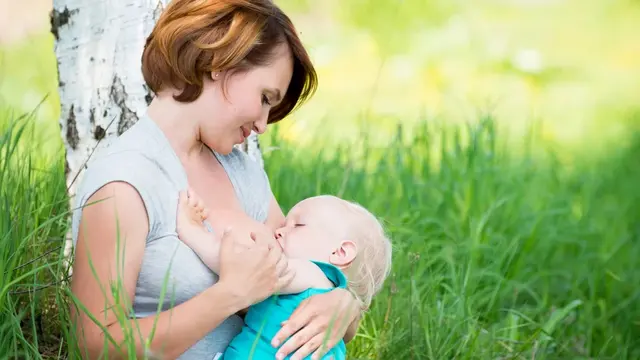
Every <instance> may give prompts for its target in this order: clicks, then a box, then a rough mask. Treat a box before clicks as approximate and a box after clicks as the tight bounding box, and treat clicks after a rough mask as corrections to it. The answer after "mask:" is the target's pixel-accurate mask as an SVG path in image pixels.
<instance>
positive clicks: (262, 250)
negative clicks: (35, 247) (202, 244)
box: [71, 182, 290, 359]
mask: <svg viewBox="0 0 640 360" xmlns="http://www.w3.org/2000/svg"><path fill="white" fill-rule="evenodd" d="M103 199H105V200H104V201H100V202H98V203H95V204H91V203H92V202H94V201H98V200H103ZM88 203H89V205H87V206H86V207H85V209H84V210H83V215H82V220H81V223H80V228H79V233H78V241H77V247H76V251H75V261H74V268H73V279H72V283H71V290H72V292H73V294H74V295H75V297H76V298H77V301H78V302H80V303H81V304H82V306H84V307H85V309H86V310H82V311H76V310H77V307H76V306H73V305H72V309H71V313H72V319H73V322H74V323H75V324H76V329H77V339H78V341H79V342H80V343H79V346H80V349H81V352H82V353H85V352H86V355H88V357H89V358H97V357H102V356H103V352H104V346H105V341H107V343H108V347H109V356H108V357H109V358H117V357H115V356H114V355H116V354H117V355H119V356H121V357H122V358H128V357H129V356H130V355H133V354H135V357H144V354H145V352H146V351H145V343H146V342H147V341H149V338H150V336H151V334H153V341H151V342H150V343H149V351H150V352H151V353H154V354H157V355H160V356H161V357H162V358H167V359H173V358H176V357H178V356H179V355H180V354H182V353H183V352H184V351H185V350H187V349H188V348H189V347H191V346H192V345H193V344H195V343H196V342H197V341H198V340H200V339H201V338H203V337H204V336H205V335H206V334H207V333H209V332H210V331H212V330H213V329H214V328H216V327H217V326H218V325H219V324H220V323H221V322H222V321H224V319H226V318H227V317H228V316H230V315H231V314H233V313H235V312H237V311H238V310H240V309H242V308H244V307H247V306H248V305H250V303H251V301H257V300H259V299H261V298H266V297H267V296H269V295H270V292H272V290H273V288H274V284H276V286H275V288H279V287H281V286H282V285H283V284H282V283H281V282H282V281H285V282H286V281H290V279H284V280H283V279H282V278H281V279H280V282H278V281H279V280H278V275H279V273H278V271H277V269H276V263H277V261H278V259H279V254H278V253H277V251H273V250H269V249H267V248H266V247H264V246H256V247H254V248H250V249H235V248H233V249H230V247H232V246H233V245H232V243H231V240H230V239H227V238H226V237H225V238H224V239H223V247H225V249H226V250H225V249H222V250H221V263H222V264H221V268H222V269H221V274H220V280H219V282H218V283H216V285H214V286H212V287H211V288H209V289H207V290H205V291H203V292H202V293H200V294H199V295H197V296H195V297H193V298H192V299H190V300H188V301H186V302H184V303H182V304H180V305H178V306H176V307H174V308H172V309H171V310H167V311H164V312H161V313H160V314H159V315H157V316H151V317H148V318H143V319H135V320H130V319H129V318H128V316H127V315H128V313H127V312H126V311H127V309H126V308H124V306H123V305H122V304H132V303H133V295H134V293H135V284H136V279H137V277H138V273H139V271H140V266H141V261H142V255H143V252H144V248H145V242H146V241H145V240H146V237H147V234H148V231H149V230H148V218H147V215H146V211H145V208H144V205H143V203H142V200H141V198H140V196H139V194H138V193H137V191H136V190H135V189H134V188H133V187H131V186H130V185H128V184H126V183H122V182H114V183H110V184H108V185H106V186H104V187H103V188H102V189H101V190H99V191H97V192H96V193H95V194H94V195H93V196H92V197H91V198H90V199H89V201H88ZM117 239H119V241H118V240H117ZM116 248H118V249H119V251H118V253H116ZM229 251H232V252H236V251H240V256H237V257H236V256H226V257H225V252H229ZM228 258H230V259H228ZM234 258H235V259H234ZM238 258H241V259H242V260H241V261H240V259H238ZM116 281H117V283H120V284H121V285H122V286H121V290H120V291H112V290H111V289H112V285H113V284H114V283H116ZM227 284H234V285H233V286H230V285H227ZM238 284H242V285H240V286H239V285H238ZM114 293H115V294H114ZM212 304H214V305H215V306H212ZM105 309H109V310H105ZM86 312H89V313H90V314H91V315H92V316H93V317H94V318H95V320H96V322H99V325H97V324H96V323H95V322H94V321H93V320H91V318H90V316H88V315H87V313H86ZM122 322H124V323H122ZM134 322H135V323H134ZM154 328H155V330H154ZM103 329H105V330H106V332H107V333H108V335H106V336H107V337H108V338H107V339H105V334H104V332H103ZM125 339H126V340H127V343H130V342H131V341H132V340H133V341H134V346H130V345H131V344H126V343H125ZM109 340H111V341H109Z"/></svg>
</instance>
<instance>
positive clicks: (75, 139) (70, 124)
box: [66, 104, 80, 150]
mask: <svg viewBox="0 0 640 360" xmlns="http://www.w3.org/2000/svg"><path fill="white" fill-rule="evenodd" d="M66 138H67V143H68V144H69V146H71V148H72V149H73V150H75V149H77V148H78V143H79V142H80V137H79V136H78V127H77V125H76V114H75V111H74V107H73V104H71V108H70V109H69V116H67V133H66Z"/></svg>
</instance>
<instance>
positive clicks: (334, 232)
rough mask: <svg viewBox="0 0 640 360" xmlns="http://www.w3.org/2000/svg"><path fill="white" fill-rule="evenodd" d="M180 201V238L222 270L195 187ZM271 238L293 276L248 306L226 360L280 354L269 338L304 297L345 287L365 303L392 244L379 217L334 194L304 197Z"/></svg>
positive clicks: (250, 228) (341, 351) (340, 353)
mask: <svg viewBox="0 0 640 360" xmlns="http://www.w3.org/2000/svg"><path fill="white" fill-rule="evenodd" d="M178 206H179V208H178V218H177V228H178V236H179V238H180V239H181V240H182V241H183V242H184V243H185V244H186V245H187V246H189V247H190V248H191V249H193V250H194V251H195V252H196V254H197V255H198V256H199V257H200V259H201V260H202V261H203V262H204V263H205V265H207V266H208V267H209V268H210V269H211V270H212V271H213V272H218V270H219V264H218V260H217V253H216V252H217V251H218V249H219V247H218V246H214V245H215V241H216V238H215V236H214V234H213V233H210V232H208V231H207V230H205V229H204V227H203V223H202V221H203V219H206V218H207V214H208V210H207V209H205V208H204V207H203V206H202V201H200V200H199V199H198V198H197V195H196V194H194V193H193V192H191V191H190V192H189V195H188V196H186V195H182V196H181V197H180V201H179V205H178ZM217 220H219V219H217ZM225 221H226V223H227V224H232V225H233V227H234V228H236V229H243V231H244V230H246V231H247V235H248V234H249V232H265V231H268V232H269V233H273V231H272V230H271V229H269V228H268V227H267V226H266V225H265V224H262V223H259V222H257V221H255V220H253V219H251V218H249V217H248V216H246V215H244V214H241V215H237V214H236V215H233V216H230V217H229V218H228V219H225ZM273 236H275V238H276V239H277V241H278V243H279V244H280V245H281V246H282V249H283V252H284V254H285V255H286V256H287V259H288V263H289V266H292V267H293V268H294V269H295V273H296V275H295V277H294V279H293V281H292V282H291V283H290V284H289V285H288V286H287V287H286V288H285V289H283V290H282V291H281V293H280V294H279V295H274V296H271V297H269V298H267V299H265V300H264V301H262V302H260V303H257V304H254V305H252V306H251V307H249V309H248V311H247V314H246V316H245V326H244V328H243V330H242V332H241V333H240V334H238V335H237V336H236V337H235V338H234V339H233V340H232V341H231V343H230V344H229V347H228V348H227V350H226V351H225V353H224V356H223V357H222V359H224V360H235V359H238V360H239V359H242V360H245V359H249V358H251V359H257V360H262V359H275V358H276V352H277V350H278V349H277V348H274V347H273V346H271V339H272V338H273V336H274V335H275V334H276V332H278V330H279V329H280V325H281V323H282V322H283V321H284V320H287V319H288V318H289V316H290V315H291V314H292V313H293V311H294V310H295V309H296V308H297V307H298V305H299V304H300V303H301V302H302V301H303V300H304V299H306V298H308V297H310V296H312V295H314V294H318V293H323V292H327V291H330V290H331V289H333V288H336V287H339V288H348V289H349V290H350V291H351V292H352V293H353V294H354V295H355V296H356V297H357V298H358V299H359V300H360V302H361V303H362V305H363V308H367V307H368V306H369V305H370V303H371V300H372V298H373V296H374V295H375V294H376V293H377V292H378V291H379V290H380V288H381V287H382V285H383V283H384V281H385V279H386V278H387V276H388V274H389V272H390V268H391V243H390V241H389V239H388V238H387V237H386V236H385V234H384V230H383V228H382V226H381V225H380V223H379V222H378V220H377V219H376V218H375V216H373V215H372V214H371V213H370V212H369V211H367V210H366V209H364V208H363V207H362V206H360V205H357V204H354V203H351V202H348V201H345V200H342V199H340V198H337V197H334V196H327V195H325V196H316V197H311V198H308V199H305V200H303V201H301V202H299V203H298V204H296V205H295V206H294V207H293V209H291V211H290V212H289V214H288V215H287V217H286V221H285V224H284V225H283V226H282V227H281V228H279V229H277V230H276V231H275V234H274V235H273ZM289 357H290V356H288V357H287V359H288V358H289ZM309 358H310V356H308V357H307V358H306V359H309ZM329 358H331V359H335V360H341V359H345V358H346V347H345V343H344V341H340V342H339V343H338V344H337V345H336V346H334V347H333V348H332V349H330V350H329V351H328V352H327V353H326V354H325V356H324V357H323V359H329Z"/></svg>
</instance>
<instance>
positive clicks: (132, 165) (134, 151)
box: [72, 114, 271, 360]
mask: <svg viewBox="0 0 640 360" xmlns="http://www.w3.org/2000/svg"><path fill="white" fill-rule="evenodd" d="M214 154H215V155H216V157H217V158H218V160H219V161H220V163H221V164H222V166H223V167H224V169H225V170H226V172H227V174H228V176H229V178H230V179H231V182H232V184H233V186H234V188H235V191H236V195H237V196H238V198H239V199H240V202H241V203H242V206H243V208H244V210H245V212H246V213H247V214H248V215H249V216H251V217H252V218H254V219H255V220H257V221H260V222H264V221H265V220H266V218H267V211H268V208H269V200H270V196H271V190H270V187H269V181H268V179H267V176H266V174H265V172H264V170H263V169H262V168H261V167H260V166H259V165H258V163H257V162H255V161H253V160H251V159H250V158H249V157H248V155H246V154H245V153H243V152H242V151H240V150H238V149H235V150H234V151H233V152H231V153H230V154H228V155H221V154H218V153H214ZM113 181H124V182H127V183H129V184H131V185H132V186H133V187H134V188H135V189H136V190H137V191H138V193H139V194H140V196H141V198H142V200H143V202H144V206H145V207H146V210H147V214H148V218H149V235H148V237H147V239H146V246H145V251H144V256H143V259H142V268H141V269H140V275H139V277H138V280H137V284H136V291H135V299H134V303H133V310H134V315H135V316H136V317H139V318H140V317H147V316H151V315H154V314H156V312H157V309H158V304H159V303H160V302H162V310H167V309H170V308H171V307H172V304H175V305H177V304H180V303H182V302H184V301H187V300H188V299H190V298H192V297H193V296H195V295H196V294H198V293H200V292H202V291H203V290H205V289H207V288H209V287H210V286H212V285H213V284H214V283H215V282H216V281H217V280H218V276H217V275H216V274H214V273H213V272H211V271H210V270H209V269H208V268H207V267H206V266H205V265H204V264H203V263H202V262H201V261H200V259H199V258H198V257H197V255H196V254H195V253H194V252H193V251H192V250H191V249H190V248H189V247H187V246H186V245H184V243H182V242H181V241H180V240H179V239H178V238H177V234H176V231H175V229H176V211H177V203H178V192H179V191H180V190H184V189H186V188H187V176H186V173H185V171H184V168H183V167H182V164H181V163H180V160H179V159H178V157H177V155H176V154H175V152H174V151H173V149H172V147H171V146H170V144H169V142H168V140H167V138H166V137H165V135H164V133H163V132H162V131H161V130H160V128H158V127H157V125H156V124H155V123H154V122H153V121H152V120H151V119H150V118H149V117H148V116H147V115H146V114H145V115H144V116H142V117H141V118H140V120H138V121H137V122H136V123H135V124H134V125H133V126H132V127H131V128H129V129H128V130H127V131H126V132H124V133H123V134H122V135H121V136H119V137H118V138H115V139H114V140H112V141H111V143H110V144H107V145H106V146H105V147H104V148H103V149H101V150H100V151H99V154H98V155H96V156H94V158H93V160H92V161H91V162H90V163H89V164H88V168H87V169H86V170H85V174H84V176H83V179H82V182H81V183H80V184H79V186H78V190H77V193H76V200H75V201H76V206H75V209H76V210H74V214H73V222H72V234H73V244H74V246H75V244H76V241H77V237H78V226H79V223H80V217H81V209H78V208H79V207H81V206H84V205H85V204H86V202H87V199H88V198H89V197H90V196H91V195H92V194H93V193H94V192H95V191H97V190H98V189H100V188H101V187H103V186H104V185H106V184H107V183H109V182H113ZM89 206H90V204H89ZM167 272H168V280H167V278H166V275H167ZM165 282H166V287H165V289H166V293H165V294H166V295H165V297H164V301H161V296H162V292H163V286H164V285H165ZM242 325H243V323H242V319H241V318H240V317H239V316H237V315H232V316H231V317H229V318H227V319H226V320H225V321H224V322H223V323H222V324H220V325H219V326H218V327H217V328H216V329H215V330H213V331H212V332H210V333H209V334H208V335H206V336H205V337H204V338H203V339H201V340H200V341H199V342H197V343H196V344H195V345H193V346H192V347H191V348H190V349H189V350H188V351H186V352H185V353H184V354H183V355H182V356H181V357H180V359H182V360H188V359H214V358H215V356H216V354H217V353H221V352H224V349H225V348H226V347H227V345H228V344H229V342H230V341H231V339H232V338H233V337H234V336H235V335H237V334H238V333H239V332H240V330H241V327H242Z"/></svg>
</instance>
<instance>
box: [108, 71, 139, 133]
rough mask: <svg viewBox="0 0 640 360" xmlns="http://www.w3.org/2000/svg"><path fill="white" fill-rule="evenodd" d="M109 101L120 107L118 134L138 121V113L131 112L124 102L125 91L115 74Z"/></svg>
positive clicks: (125, 97)
mask: <svg viewBox="0 0 640 360" xmlns="http://www.w3.org/2000/svg"><path fill="white" fill-rule="evenodd" d="M110 97H111V101H113V102H114V103H115V105H116V106H117V107H119V108H120V119H118V135H122V133H123V132H125V131H126V130H127V129H128V128H130V127H131V125H133V124H135V123H136V122H137V121H138V115H136V113H135V112H133V111H132V110H131V109H129V107H128V106H127V104H126V101H125V100H126V99H127V92H126V91H125V90H124V85H123V84H122V81H121V80H120V78H119V77H118V76H117V75H115V76H114V77H113V83H112V84H111V91H110Z"/></svg>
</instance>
